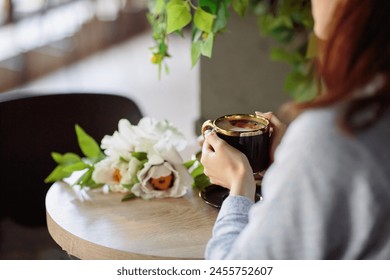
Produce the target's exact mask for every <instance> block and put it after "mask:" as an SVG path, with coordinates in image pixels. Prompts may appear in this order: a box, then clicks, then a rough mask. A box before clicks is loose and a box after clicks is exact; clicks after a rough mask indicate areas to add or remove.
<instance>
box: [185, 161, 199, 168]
mask: <svg viewBox="0 0 390 280" xmlns="http://www.w3.org/2000/svg"><path fill="white" fill-rule="evenodd" d="M195 162H197V160H196V159H193V160H190V161H187V162H185V163H183V165H184V167H185V168H187V169H189V168H191V167H192V166H193V165H194V164H195Z"/></svg>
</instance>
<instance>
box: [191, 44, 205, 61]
mask: <svg viewBox="0 0 390 280" xmlns="http://www.w3.org/2000/svg"><path fill="white" fill-rule="evenodd" d="M201 48H202V42H200V41H198V42H192V44H191V64H192V67H194V66H195V65H196V63H197V62H198V60H199V57H200V54H201Z"/></svg>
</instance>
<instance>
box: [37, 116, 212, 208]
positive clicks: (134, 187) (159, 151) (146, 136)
mask: <svg viewBox="0 0 390 280" xmlns="http://www.w3.org/2000/svg"><path fill="white" fill-rule="evenodd" d="M75 129H76V135H77V140H78V143H79V146H80V149H81V151H82V153H83V154H84V157H80V156H79V155H77V154H75V153H65V154H63V155H62V154H59V153H55V152H53V153H52V154H51V155H52V158H53V159H54V161H55V162H56V163H57V164H58V165H57V167H56V168H55V169H54V170H53V171H52V172H51V173H50V175H49V176H48V177H47V178H46V179H45V182H55V181H59V180H64V179H65V178H69V177H70V176H72V175H78V179H77V180H76V181H75V182H74V183H73V184H72V186H73V188H74V189H75V190H77V191H78V194H79V197H80V198H82V199H88V195H87V191H89V190H93V189H100V190H103V191H104V192H110V191H111V192H121V193H124V197H123V199H122V200H128V199H131V198H134V197H141V198H144V199H151V198H164V197H181V196H183V195H184V194H185V193H186V191H187V190H188V187H190V186H191V185H192V186H195V187H196V186H199V184H195V182H196V181H197V182H201V183H203V184H207V177H205V175H204V174H203V167H202V166H201V164H200V163H199V161H198V159H193V160H191V161H189V162H186V163H184V162H183V159H182V158H181V156H180V154H179V151H180V150H182V149H183V148H185V146H186V141H185V138H184V136H183V134H182V133H180V132H179V131H178V130H177V129H176V128H175V127H174V126H173V125H172V124H171V123H170V122H168V121H156V120H155V119H152V118H148V117H145V118H143V119H141V120H140V121H139V123H138V125H132V124H131V123H130V122H129V121H128V120H126V119H122V120H120V121H119V124H118V130H117V131H115V132H114V133H113V135H106V136H104V138H103V139H102V141H101V145H100V147H101V149H100V147H99V145H98V144H97V142H96V141H95V140H94V139H93V138H92V137H91V136H89V135H88V134H87V133H86V132H85V131H84V130H83V129H82V128H81V127H80V126H79V125H76V127H75ZM76 172H77V173H79V174H76Z"/></svg>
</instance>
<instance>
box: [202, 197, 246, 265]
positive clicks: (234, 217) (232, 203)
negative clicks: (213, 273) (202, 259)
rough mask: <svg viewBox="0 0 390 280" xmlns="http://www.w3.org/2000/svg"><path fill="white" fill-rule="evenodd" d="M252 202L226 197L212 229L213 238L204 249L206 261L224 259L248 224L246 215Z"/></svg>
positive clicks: (243, 198) (244, 198) (241, 198)
mask: <svg viewBox="0 0 390 280" xmlns="http://www.w3.org/2000/svg"><path fill="white" fill-rule="evenodd" d="M252 205H253V202H252V201H250V200H249V199H248V198H246V197H243V196H228V197H227V198H226V199H225V201H224V202H223V204H222V207H221V210H220V212H219V214H218V217H217V221H216V223H215V226H214V229H213V238H212V239H211V240H210V241H209V243H208V244H207V248H206V259H225V258H227V257H228V254H229V251H231V247H232V245H233V243H234V241H235V240H236V238H237V236H238V235H239V234H240V232H241V230H242V229H243V228H244V227H245V226H246V225H247V223H248V213H249V209H250V207H251V206H252Z"/></svg>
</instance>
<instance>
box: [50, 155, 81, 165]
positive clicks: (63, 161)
mask: <svg viewBox="0 0 390 280" xmlns="http://www.w3.org/2000/svg"><path fill="white" fill-rule="evenodd" d="M51 157H52V158H53V159H54V161H55V162H57V163H58V164H60V165H69V164H73V163H76V162H79V161H81V158H80V157H79V156H78V155H77V154H75V153H65V154H63V155H61V154H60V153H55V152H53V153H51Z"/></svg>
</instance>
